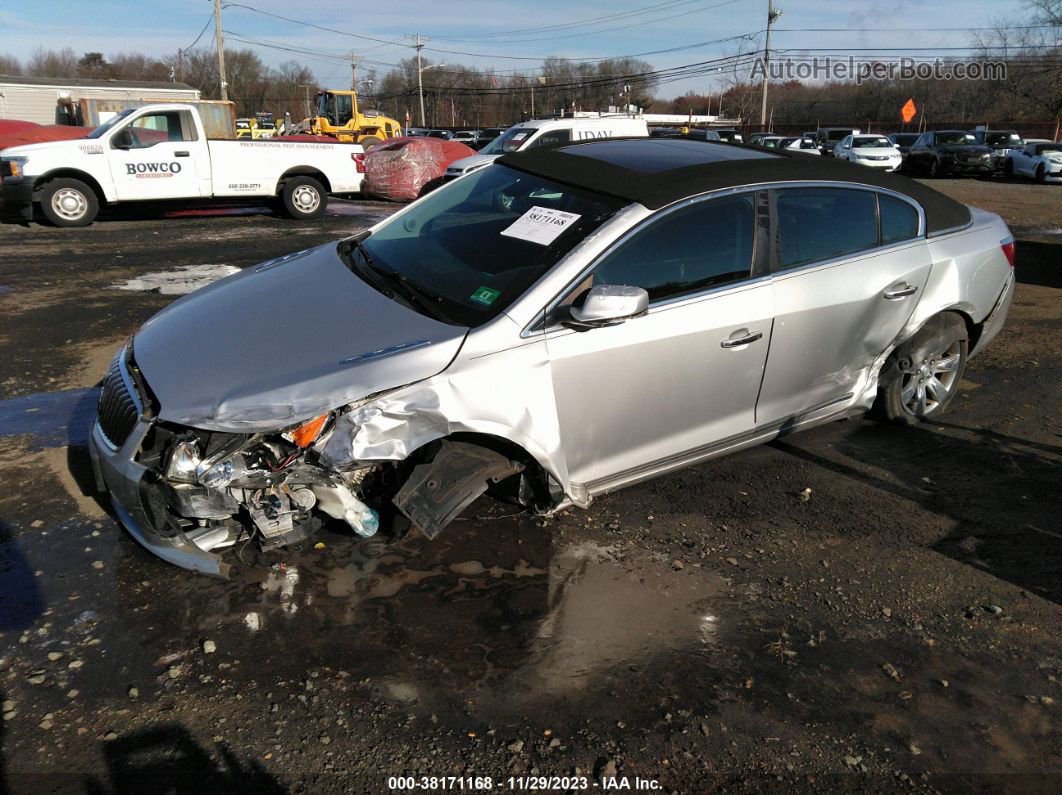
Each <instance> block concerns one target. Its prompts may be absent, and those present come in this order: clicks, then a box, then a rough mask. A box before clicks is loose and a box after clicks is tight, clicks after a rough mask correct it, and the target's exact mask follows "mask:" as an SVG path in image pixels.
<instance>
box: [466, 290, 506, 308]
mask: <svg viewBox="0 0 1062 795" xmlns="http://www.w3.org/2000/svg"><path fill="white" fill-rule="evenodd" d="M499 295H501V291H500V290H495V289H494V288H492V287H480V288H479V289H478V290H476V291H475V292H474V293H472V295H470V296H468V300H469V301H475V302H476V303H477V304H483V306H490V305H491V304H493V303H494V301H495V299H497V297H498V296H499Z"/></svg>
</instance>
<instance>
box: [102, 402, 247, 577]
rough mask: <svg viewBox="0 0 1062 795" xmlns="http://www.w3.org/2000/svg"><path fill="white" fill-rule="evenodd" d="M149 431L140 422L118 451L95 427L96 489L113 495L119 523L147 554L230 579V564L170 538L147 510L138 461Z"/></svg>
mask: <svg viewBox="0 0 1062 795" xmlns="http://www.w3.org/2000/svg"><path fill="white" fill-rule="evenodd" d="M150 428H151V422H150V421H148V420H145V419H143V418H141V419H140V420H139V421H138V422H137V424H136V427H134V428H133V431H132V433H130V434H129V437H128V438H127V439H126V440H125V443H124V444H123V445H122V446H121V447H117V448H116V447H114V446H113V445H112V444H111V443H110V441H109V440H108V439H107V437H106V436H105V435H104V434H103V431H102V429H101V428H100V424H99V423H98V422H96V423H95V424H94V425H93V426H92V434H91V435H90V436H89V453H90V455H91V457H92V468H93V471H94V474H95V477H96V486H97V488H99V489H100V490H101V491H106V492H108V493H109V494H110V496H111V504H112V505H113V506H114V512H115V513H116V514H117V516H118V519H119V521H121V523H122V525H124V526H125V529H126V530H128V531H129V534H130V535H131V536H132V537H133V538H135V539H136V540H137V542H138V543H139V544H140V545H141V546H143V547H144V548H145V549H146V550H148V551H149V552H151V553H152V554H154V555H156V556H158V557H160V558H162V559H163V560H165V561H166V562H167V563H172V564H174V565H175V566H180V567H181V568H182V569H188V570H190V571H197V572H200V573H201V574H209V575H211V576H214V577H222V578H226V579H227V578H228V576H229V565H228V564H227V563H223V562H222V561H221V559H220V558H218V557H217V556H216V555H213V554H211V553H209V552H205V551H204V550H202V549H200V548H199V547H197V546H196V545H195V544H193V543H192V542H191V541H190V540H189V539H188V538H187V537H186V536H185V535H184V534H183V533H180V532H177V533H176V534H175V535H173V536H172V537H168V536H166V535H163V534H162V533H160V532H159V531H158V529H157V528H156V527H155V526H154V524H153V523H152V521H151V518H150V517H149V515H148V512H147V510H146V509H145V507H144V498H145V497H144V494H145V490H146V489H149V488H151V486H150V484H148V483H146V482H145V475H146V474H147V469H146V468H145V467H144V466H142V465H140V464H139V463H137V461H136V460H135V456H136V452H137V450H139V449H140V446H141V443H142V442H143V439H144V436H145V435H146V434H147V432H148V431H149V430H150Z"/></svg>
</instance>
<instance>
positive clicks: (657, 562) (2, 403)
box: [0, 180, 1062, 792]
mask: <svg viewBox="0 0 1062 795" xmlns="http://www.w3.org/2000/svg"><path fill="white" fill-rule="evenodd" d="M933 185H934V187H937V188H939V189H940V190H943V191H944V192H946V193H948V194H950V195H952V196H954V197H956V198H959V199H961V200H963V201H967V202H969V203H973V204H976V205H978V206H981V207H985V208H987V209H990V210H993V211H996V212H999V213H1001V214H1002V215H1003V216H1004V218H1005V219H1006V220H1007V222H1008V223H1009V224H1011V227H1012V229H1013V230H1014V232H1015V236H1016V237H1017V238H1018V249H1017V252H1018V253H1017V256H1018V264H1017V274H1018V281H1019V285H1018V288H1017V293H1016V297H1015V301H1014V305H1013V308H1012V310H1011V315H1010V320H1009V322H1008V325H1007V327H1006V328H1005V329H1004V331H1003V333H1002V334H1001V335H1000V337H999V338H998V339H997V341H996V342H995V343H994V345H993V346H992V347H991V348H990V349H989V350H988V351H987V352H986V353H985V354H983V356H982V357H980V358H979V359H977V360H975V361H974V362H973V363H972V365H971V367H970V369H969V370H968V371H967V374H966V379H965V382H964V385H963V391H962V393H961V394H960V396H959V397H958V398H957V399H956V401H955V404H954V408H953V409H952V411H951V412H950V413H949V414H948V415H946V417H945V418H944V421H943V422H940V423H937V424H932V425H924V426H922V427H919V428H913V429H901V428H893V427H882V426H879V425H877V424H875V423H872V422H870V421H863V420H857V421H848V422H839V423H834V424H832V425H829V426H826V427H822V428H818V429H815V430H812V431H809V432H807V433H803V434H799V435H795V436H791V437H787V438H785V439H783V440H779V441H777V442H775V443H772V444H769V445H766V446H762V447H759V448H756V449H752V450H749V451H746V452H743V453H740V454H737V455H734V456H731V457H728V458H724V459H721V460H718V461H715V462H712V463H709V464H706V465H703V466H699V467H696V468H692V469H689V470H686V471H684V472H682V473H679V474H676V475H673V476H670V477H666V478H663V479H659V480H656V481H653V482H650V483H648V484H645V485H642V486H637V487H634V488H631V489H628V490H626V491H622V492H619V493H616V494H614V495H610V496H608V497H605V498H602V499H599V500H597V501H595V503H594V506H593V507H592V509H591V510H589V511H586V512H582V511H575V512H571V513H567V514H563V515H561V516H559V517H557V518H555V519H553V520H550V521H548V522H547V521H542V520H535V519H532V518H527V517H510V516H505V515H504V511H503V510H502V509H501V508H499V507H497V506H495V505H492V504H491V503H489V502H487V501H484V502H481V503H478V504H477V505H476V506H473V509H471V511H470V515H471V516H470V518H466V519H462V520H459V521H458V522H455V523H454V524H453V525H452V526H451V527H450V528H448V529H447V530H446V531H445V532H444V533H443V534H442V535H441V536H440V537H439V538H438V539H437V541H436V542H434V543H433V542H428V541H426V540H425V539H423V538H421V537H420V536H419V535H411V536H409V537H406V538H398V539H395V538H388V537H383V538H377V539H370V540H367V541H365V540H354V539H352V538H351V537H350V536H349V535H347V534H344V533H343V532H342V529H341V528H332V527H328V528H326V529H325V530H324V531H322V533H321V535H320V536H319V537H318V538H317V539H316V540H317V541H319V542H321V543H320V544H318V545H316V546H314V545H307V546H306V547H305V548H303V549H297V550H296V549H288V550H283V551H281V552H277V553H272V554H268V555H261V554H257V553H255V552H254V551H253V550H252V549H251V548H249V547H248V548H247V549H243V550H239V552H240V553H241V558H240V560H241V565H237V566H235V567H234V568H235V571H236V573H235V575H234V577H233V579H232V580H231V581H230V582H218V581H214V580H209V579H206V578H203V577H199V576H195V575H192V574H189V573H187V572H184V571H181V570H179V569H176V568H173V567H170V566H167V565H166V564H163V563H161V562H160V561H158V560H156V559H155V558H153V557H151V556H150V555H149V554H147V553H146V552H144V551H142V550H141V549H140V548H139V547H138V546H137V545H136V544H135V542H133V541H132V540H131V539H130V538H128V537H127V536H126V535H125V534H124V533H123V532H122V531H121V530H120V528H119V527H118V525H117V523H116V522H115V520H114V519H113V518H112V516H111V515H110V513H109V511H108V509H107V508H106V507H105V506H104V505H103V504H102V503H101V502H99V501H98V500H97V498H96V497H95V496H94V495H92V494H91V487H90V483H89V473H88V465H87V452H86V449H85V447H84V444H85V439H86V435H87V425H88V423H89V421H90V418H91V416H92V413H93V410H94V400H95V392H94V390H93V387H94V386H95V384H96V383H97V382H98V381H99V379H100V378H101V376H102V375H103V373H104V371H105V369H106V365H107V363H108V361H109V359H110V357H111V356H112V355H113V352H114V350H115V349H116V348H117V346H119V345H120V344H121V343H122V341H123V340H124V339H125V338H126V337H127V336H128V335H129V334H130V333H131V332H133V331H134V330H135V329H136V328H137V326H138V325H139V324H140V323H142V322H143V321H144V320H146V319H147V318H148V317H149V316H150V315H151V314H152V313H154V312H155V311H157V310H158V309H159V308H161V307H163V306H165V305H166V304H167V303H169V302H170V301H172V300H173V299H174V297H175V292H174V291H179V290H181V289H187V288H188V287H189V286H192V285H194V284H198V283H200V282H202V281H204V280H206V279H209V278H213V277H216V276H217V275H219V274H223V273H225V272H226V271H227V270H228V269H231V268H243V267H246V266H248V265H251V264H253V263H256V262H259V261H261V260H264V259H268V258H270V257H274V256H277V255H280V254H284V253H288V252H290V251H293V250H296V249H300V248H305V247H309V246H312V245H316V244H319V243H323V242H327V241H329V240H333V239H336V238H338V237H340V236H343V235H346V234H349V233H351V232H352V231H354V230H356V229H359V228H363V227H365V226H368V225H370V224H371V223H373V222H374V221H375V220H376V219H378V218H380V217H382V216H383V215H386V214H387V213H388V212H390V211H391V210H392V209H393V206H389V205H384V204H380V203H373V202H343V203H336V204H335V205H333V209H332V211H331V212H330V213H329V214H328V215H327V216H326V217H325V218H323V219H321V220H320V221H317V222H312V223H308V224H294V223H292V222H290V221H286V220H284V219H281V218H277V217H275V216H273V215H271V214H269V213H267V212H266V211H265V210H261V211H259V210H257V209H254V208H242V209H235V210H222V211H211V212H182V213H176V214H173V215H172V216H169V217H167V216H164V215H162V214H159V213H152V212H150V211H149V212H146V213H143V214H140V215H138V216H130V215H128V214H123V215H120V216H112V217H110V218H106V219H104V220H102V221H100V222H98V223H96V224H95V225H93V226H91V227H88V228H86V229H81V230H56V229H49V228H46V227H40V226H31V227H22V226H17V225H10V224H9V225H4V226H0V247H2V248H0V483H2V484H3V488H2V489H0V700H2V701H3V708H2V713H3V720H2V722H0V792H3V791H4V790H5V787H6V788H7V789H8V790H10V791H11V792H36V791H41V790H49V791H53V790H54V791H60V792H81V791H85V790H90V791H93V792H109V791H118V792H125V791H129V792H133V791H135V792H156V791H157V792H173V791H178V792H184V791H196V792H203V791H228V790H232V791H237V790H239V791H255V790H262V791H267V792H268V791H277V792H280V791H289V790H290V791H304V792H328V791H337V792H338V791H343V792H350V791H366V792H381V791H386V790H387V789H388V777H390V776H400V775H410V776H415V777H417V779H418V781H419V777H420V776H432V775H434V776H444V775H457V776H490V777H493V780H494V782H495V784H494V789H495V790H507V789H508V788H509V782H508V777H509V776H529V775H543V776H545V775H558V776H559V775H567V776H571V775H575V776H588V777H592V778H593V779H594V780H592V781H591V783H590V789H591V790H593V789H597V788H599V787H598V783H599V782H598V781H597V780H596V777H599V776H609V775H617V776H627V777H628V779H629V781H630V782H631V786H632V787H633V781H634V777H635V776H638V777H641V778H643V779H651V780H655V781H657V782H659V785H660V787H661V788H662V789H664V790H667V791H674V792H700V791H705V790H713V789H726V790H733V789H744V790H760V789H763V788H765V787H775V788H778V789H779V790H782V789H785V790H791V789H794V788H800V789H806V788H811V789H822V790H834V789H851V790H864V789H866V788H868V787H869V788H873V789H875V790H894V789H910V788H914V789H937V790H967V789H977V790H982V791H984V790H987V791H1014V790H1021V791H1058V788H1059V784H1060V775H1062V765H1060V762H1059V760H1060V758H1062V757H1060V755H1059V751H1060V748H1062V743H1060V739H1062V735H1060V732H1059V721H1058V718H1059V709H1060V707H1059V704H1060V702H1062V690H1060V687H1059V681H1060V677H1062V659H1060V657H1062V648H1060V641H1059V639H1060V638H1062V609H1060V602H1062V522H1060V521H1059V517H1060V512H1059V507H1058V505H1059V503H1058V493H1059V472H1060V469H1059V464H1060V462H1062V461H1060V459H1062V446H1060V430H1062V429H1060V424H1059V423H1060V417H1059V404H1060V400H1059V394H1060V384H1062V345H1060V336H1059V332H1060V328H1062V301H1060V300H1059V298H1060V296H1062V187H1059V186H1052V185H1047V186H1040V185H1031V184H1018V183H1003V182H992V183H988V182H978V181H974V180H939V181H936V182H934V183H933ZM301 299H302V300H312V295H308V296H302V297H301ZM230 555H231V556H232V558H233V559H234V561H235V556H236V555H235V552H232V553H230ZM453 786H454V787H455V788H456V787H457V785H456V784H454V785H453ZM514 786H519V782H515V783H514ZM525 786H528V785H526V784H525ZM466 789H467V787H466Z"/></svg>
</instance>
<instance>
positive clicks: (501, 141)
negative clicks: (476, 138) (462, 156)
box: [479, 127, 537, 155]
mask: <svg viewBox="0 0 1062 795" xmlns="http://www.w3.org/2000/svg"><path fill="white" fill-rule="evenodd" d="M535 132H537V131H536V129H535V128H534V127H512V128H510V129H508V130H506V131H505V132H503V133H502V134H501V135H499V136H498V137H497V138H495V139H494V140H493V141H491V142H490V143H489V144H487V145H486V146H484V147H483V148H482V149H480V150H479V153H480V154H481V155H504V154H506V153H508V152H515V151H516V150H517V149H520V148H521V147H522V146H523V145H524V144H526V143H527V142H528V140H529V139H530V138H531V136H532V135H534V134H535Z"/></svg>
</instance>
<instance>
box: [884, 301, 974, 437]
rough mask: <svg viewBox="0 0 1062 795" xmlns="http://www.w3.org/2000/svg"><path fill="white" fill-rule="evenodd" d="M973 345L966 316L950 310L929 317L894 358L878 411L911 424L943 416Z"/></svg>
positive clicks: (892, 420) (889, 367) (895, 419)
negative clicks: (971, 344) (931, 317)
mask: <svg viewBox="0 0 1062 795" xmlns="http://www.w3.org/2000/svg"><path fill="white" fill-rule="evenodd" d="M968 346H969V335H968V333H967V331H966V323H964V322H963V319H962V318H961V317H959V316H958V315H956V314H953V313H950V312H946V313H944V314H942V315H939V316H937V317H935V318H933V319H932V320H930V321H929V322H928V323H927V324H926V325H925V326H924V327H923V328H922V329H921V330H920V331H919V332H918V333H917V334H916V335H915V336H914V338H913V339H912V340H911V341H910V342H909V343H906V344H904V345H901V346H900V348H898V349H897V351H896V352H895V353H894V354H893V355H892V356H891V357H890V358H889V361H888V363H887V364H886V367H885V368H884V369H883V371H882V381H883V383H879V385H878V398H877V402H876V403H875V404H874V408H875V413H876V414H877V415H878V416H879V418H881V419H884V420H887V421H890V422H897V423H900V424H907V425H910V424H914V423H916V422H920V421H922V420H927V419H932V418H934V417H937V416H939V415H941V414H943V413H944V411H945V410H946V409H947V407H948V404H949V403H951V401H952V399H953V398H954V397H955V393H956V392H957V391H958V386H959V380H960V379H961V378H962V374H963V371H964V370H965V369H966V355H967V352H968Z"/></svg>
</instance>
